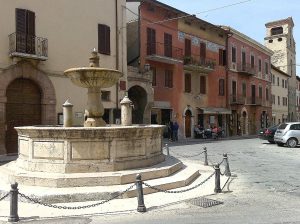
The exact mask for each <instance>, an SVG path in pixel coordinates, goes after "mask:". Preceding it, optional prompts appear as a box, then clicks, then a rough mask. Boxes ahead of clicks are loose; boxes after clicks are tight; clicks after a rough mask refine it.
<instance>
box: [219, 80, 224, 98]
mask: <svg viewBox="0 0 300 224" xmlns="http://www.w3.org/2000/svg"><path fill="white" fill-rule="evenodd" d="M219 95H220V96H224V79H220V80H219Z"/></svg>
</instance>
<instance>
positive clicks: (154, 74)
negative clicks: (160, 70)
mask: <svg viewBox="0 0 300 224" xmlns="http://www.w3.org/2000/svg"><path fill="white" fill-rule="evenodd" d="M152 86H156V68H152Z"/></svg>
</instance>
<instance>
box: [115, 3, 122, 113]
mask: <svg viewBox="0 0 300 224" xmlns="http://www.w3.org/2000/svg"><path fill="white" fill-rule="evenodd" d="M115 5H116V18H115V19H116V70H119V29H118V24H119V17H118V0H115ZM122 19H123V18H122ZM122 58H123V55H122ZM122 70H123V68H122ZM122 72H123V71H122ZM116 109H117V110H118V109H119V82H117V83H116Z"/></svg>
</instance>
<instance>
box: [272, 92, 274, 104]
mask: <svg viewBox="0 0 300 224" xmlns="http://www.w3.org/2000/svg"><path fill="white" fill-rule="evenodd" d="M272 104H275V95H273V94H272Z"/></svg>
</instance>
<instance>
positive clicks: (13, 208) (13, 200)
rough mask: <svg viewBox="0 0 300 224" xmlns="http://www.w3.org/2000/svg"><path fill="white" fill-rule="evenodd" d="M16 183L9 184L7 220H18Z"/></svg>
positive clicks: (17, 190)
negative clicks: (8, 213)
mask: <svg viewBox="0 0 300 224" xmlns="http://www.w3.org/2000/svg"><path fill="white" fill-rule="evenodd" d="M18 194H19V189H18V183H14V184H11V190H10V215H9V217H8V222H18V221H19V220H20V219H19V215H18Z"/></svg>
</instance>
